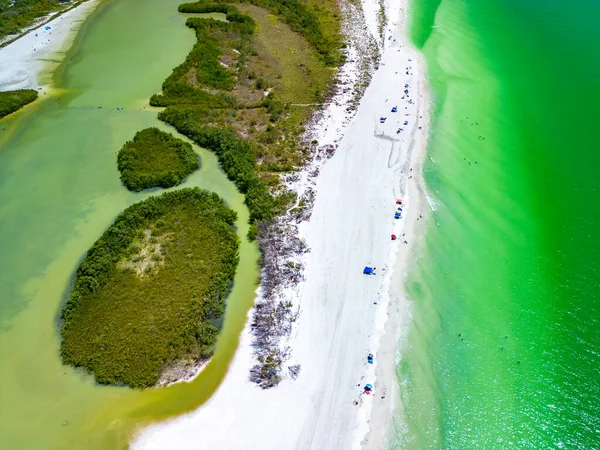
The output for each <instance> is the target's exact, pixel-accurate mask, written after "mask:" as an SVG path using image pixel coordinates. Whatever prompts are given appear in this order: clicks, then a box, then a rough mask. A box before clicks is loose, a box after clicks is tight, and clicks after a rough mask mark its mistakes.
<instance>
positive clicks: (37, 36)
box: [0, 0, 99, 91]
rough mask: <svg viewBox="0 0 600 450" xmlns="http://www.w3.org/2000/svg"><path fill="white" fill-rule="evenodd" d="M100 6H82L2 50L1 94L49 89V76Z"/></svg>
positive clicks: (92, 2)
mask: <svg viewBox="0 0 600 450" xmlns="http://www.w3.org/2000/svg"><path fill="white" fill-rule="evenodd" d="M98 4H99V1H98V0H89V1H87V2H85V3H82V4H81V5H79V6H78V7H76V8H73V9H71V10H70V11H67V12H66V13H64V14H63V15H61V16H60V17H57V18H56V19H54V20H52V21H50V22H48V23H46V24H44V25H42V26H40V27H39V28H36V29H34V30H32V31H30V32H29V33H27V34H25V35H24V36H23V37H21V38H19V39H17V40H16V41H14V42H12V43H11V44H9V45H7V46H6V47H3V48H0V91H9V90H15V89H38V90H41V91H43V90H46V89H48V87H49V85H50V84H51V79H50V77H49V75H48V74H51V73H52V72H53V71H54V70H53V69H54V67H56V65H58V64H59V63H60V61H62V59H63V55H64V53H65V52H66V51H67V50H68V48H69V47H70V45H71V43H72V40H73V38H74V37H75V34H76V33H77V30H78V29H79V27H80V26H81V24H82V23H83V21H84V20H85V18H86V17H87V16H88V15H89V14H90V13H91V12H92V11H93V10H94V9H95V8H96V6H98ZM46 27H49V29H46ZM50 64H52V66H51V65H50Z"/></svg>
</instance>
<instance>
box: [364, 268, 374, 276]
mask: <svg viewBox="0 0 600 450" xmlns="http://www.w3.org/2000/svg"><path fill="white" fill-rule="evenodd" d="M363 273H364V274H365V275H371V274H372V273H373V268H372V267H365V269H364V270H363Z"/></svg>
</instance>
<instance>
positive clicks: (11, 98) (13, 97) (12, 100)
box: [0, 89, 38, 119]
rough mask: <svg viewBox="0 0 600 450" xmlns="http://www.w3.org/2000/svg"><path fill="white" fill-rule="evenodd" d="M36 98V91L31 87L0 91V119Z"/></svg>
mask: <svg viewBox="0 0 600 450" xmlns="http://www.w3.org/2000/svg"><path fill="white" fill-rule="evenodd" d="M37 98H38V92H37V91H35V90H33V89H20V90H18V91H4V92H0V119H2V118H3V117H5V116H8V115H9V114H12V113H14V112H15V111H18V110H19V109H21V108H22V107H23V106H25V105H27V104H29V103H31V102H32V101H34V100H35V99H37Z"/></svg>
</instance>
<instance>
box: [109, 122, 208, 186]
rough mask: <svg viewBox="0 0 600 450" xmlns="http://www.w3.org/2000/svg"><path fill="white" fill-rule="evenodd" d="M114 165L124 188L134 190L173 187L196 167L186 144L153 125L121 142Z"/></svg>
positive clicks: (195, 159) (195, 156)
mask: <svg viewBox="0 0 600 450" xmlns="http://www.w3.org/2000/svg"><path fill="white" fill-rule="evenodd" d="M117 166H118V169H119V172H120V173H121V181H122V182H123V184H124V185H125V187H127V189H129V190H130V191H136V192H138V191H141V190H144V189H148V188H152V187H162V188H169V187H172V186H176V185H178V184H179V183H181V182H182V181H183V180H184V178H185V177H187V176H188V175H189V174H190V173H192V172H193V171H195V170H197V169H198V168H199V167H200V165H199V163H198V155H196V153H194V150H193V149H192V146H191V145H190V144H188V143H187V142H184V141H182V140H181V139H177V138H176V137H174V136H173V135H171V134H169V133H165V132H164V131H161V130H159V129H158V128H154V127H153V128H146V129H145V130H142V131H138V132H137V133H136V135H135V137H134V138H133V140H132V141H127V142H126V143H125V145H124V146H123V148H121V150H119V155H118V157H117Z"/></svg>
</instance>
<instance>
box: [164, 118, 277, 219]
mask: <svg viewBox="0 0 600 450" xmlns="http://www.w3.org/2000/svg"><path fill="white" fill-rule="evenodd" d="M196 114H197V111H196V110H194V109H193V108H172V107H170V108H167V109H165V110H164V111H161V112H160V113H159V115H158V118H159V119H160V120H163V121H164V122H166V123H168V124H170V125H173V126H174V127H175V128H177V130H178V131H179V132H180V133H182V134H184V135H185V136H187V137H189V138H190V139H192V140H194V141H195V142H197V143H198V145H200V146H201V147H204V148H206V149H208V150H211V151H213V152H215V154H216V155H217V157H218V158H219V162H220V163H221V167H222V169H223V171H224V172H225V174H226V175H227V177H228V178H229V179H230V180H231V181H233V182H234V183H235V184H236V186H237V187H238V189H239V190H240V191H241V192H242V193H243V194H245V195H246V200H245V202H246V205H247V206H248V209H249V211H250V221H251V222H252V223H257V222H262V221H264V220H267V219H270V218H272V217H273V216H274V215H275V200H274V199H273V197H272V196H271V195H270V194H269V192H268V190H267V187H266V186H265V184H264V182H263V181H261V180H260V178H259V177H258V175H257V173H256V169H255V167H254V159H255V154H254V151H253V148H252V146H251V145H250V143H249V142H248V141H246V140H244V139H241V138H240V137H238V136H237V135H236V134H235V133H234V132H233V131H231V130H229V129H226V128H218V127H214V126H209V125H201V124H200V123H199V122H198V121H197V120H195V117H196Z"/></svg>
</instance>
